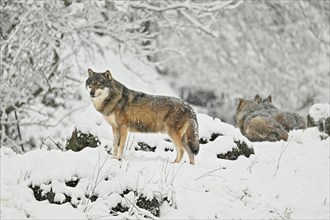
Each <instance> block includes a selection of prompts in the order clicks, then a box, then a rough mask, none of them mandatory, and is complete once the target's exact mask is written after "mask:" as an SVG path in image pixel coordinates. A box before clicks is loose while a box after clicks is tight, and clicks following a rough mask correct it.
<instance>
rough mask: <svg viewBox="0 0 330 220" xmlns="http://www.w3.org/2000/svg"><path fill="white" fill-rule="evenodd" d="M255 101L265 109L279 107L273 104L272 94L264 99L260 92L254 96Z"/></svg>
mask: <svg viewBox="0 0 330 220" xmlns="http://www.w3.org/2000/svg"><path fill="white" fill-rule="evenodd" d="M254 101H255V102H256V103H258V104H260V105H261V106H263V107H264V108H265V109H277V108H276V106H274V104H273V100H272V96H271V95H269V96H268V97H267V98H265V99H263V98H261V97H260V96H259V95H258V94H257V95H256V96H255V97H254Z"/></svg>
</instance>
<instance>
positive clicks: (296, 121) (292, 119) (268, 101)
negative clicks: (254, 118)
mask: <svg viewBox="0 0 330 220" xmlns="http://www.w3.org/2000/svg"><path fill="white" fill-rule="evenodd" d="M254 100H255V101H256V103H258V104H260V106H261V107H263V108H264V109H265V110H266V111H268V112H269V113H270V114H271V116H272V117H273V119H274V120H275V121H277V122H278V123H280V124H281V125H283V127H284V129H285V130H286V131H291V130H293V129H305V128H306V121H305V120H304V118H303V117H302V116H300V115H299V114H297V113H295V112H288V111H281V110H279V109H278V108H277V107H275V106H274V104H273V102H272V97H271V95H269V96H268V97H267V98H265V99H262V98H261V97H260V96H259V95H258V94H257V95H256V96H255V98H254Z"/></svg>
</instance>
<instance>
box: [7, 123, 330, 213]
mask: <svg viewBox="0 0 330 220" xmlns="http://www.w3.org/2000/svg"><path fill="white" fill-rule="evenodd" d="M94 127H95V131H96V133H97V128H96V125H95V126H94ZM94 127H93V128H94ZM93 128H92V129H91V130H94V129H93ZM202 129H203V128H202ZM109 132H110V131H109ZM290 135H291V138H290V141H288V142H275V143H271V142H263V143H254V149H255V155H251V156H250V158H246V157H244V156H240V157H239V158H238V159H237V160H235V161H229V160H223V159H218V158H217V157H216V153H215V151H216V150H215V148H217V147H220V148H221V144H222V142H221V141H217V140H218V139H216V140H215V141H213V142H209V143H207V144H204V145H201V149H200V153H199V154H198V155H197V157H196V165H194V166H193V165H190V164H189V163H187V162H186V161H187V157H185V158H184V162H182V163H180V164H172V163H170V161H172V160H174V158H175V151H173V152H172V151H164V148H161V147H160V148H159V149H156V151H155V152H143V151H136V150H135V144H134V141H133V140H134V136H131V139H130V140H129V141H128V143H127V150H126V153H125V158H124V159H123V160H122V161H117V160H115V159H112V158H111V156H109V154H108V153H107V152H106V151H105V150H104V148H102V147H100V148H85V149H83V150H82V151H80V152H72V151H67V152H62V151H60V150H51V151H47V150H34V151H31V152H28V153H26V154H24V155H18V154H15V153H14V152H13V151H12V150H11V149H9V148H1V218H2V219H17V218H22V219H25V218H32V219H58V218H63V219H123V218H125V217H126V218H132V219H135V218H137V217H141V216H145V214H144V212H142V211H141V210H137V209H135V208H134V207H131V210H128V211H127V212H124V213H116V215H115V214H114V213H112V214H110V213H111V208H113V207H115V206H116V205H117V204H118V203H121V204H123V206H125V204H126V206H128V207H130V204H132V203H133V201H134V199H136V198H135V196H136V195H134V193H128V194H127V195H125V196H122V194H123V193H124V191H125V190H127V189H128V190H133V191H134V192H138V193H139V194H142V195H144V196H145V197H146V198H150V199H152V198H153V196H154V197H156V198H160V200H161V199H164V198H166V202H164V203H163V204H162V206H161V209H160V218H161V219H216V218H219V219H291V218H292V219H329V139H327V140H322V141H321V140H320V137H319V135H320V133H319V131H318V130H317V128H308V129H307V130H305V131H302V130H298V131H294V132H291V133H290ZM101 136H102V135H101ZM140 138H141V137H140ZM219 138H221V137H219ZM146 139H147V140H154V141H156V142H157V141H158V144H160V145H161V143H162V142H163V143H165V144H166V143H167V142H164V141H163V137H162V136H161V135H158V137H157V136H154V135H151V137H149V138H146ZM220 140H221V139H220ZM104 141H105V140H104ZM109 141H111V140H109ZM215 143H216V144H215ZM224 143H226V142H224ZM167 144H168V145H171V144H170V143H167ZM212 149H213V150H212ZM76 179H78V184H77V185H76V186H75V187H72V186H71V187H70V186H67V185H66V182H68V181H70V180H76ZM29 186H30V187H31V186H40V188H41V189H42V190H43V191H44V192H45V193H46V192H49V191H50V190H51V189H52V192H53V193H55V198H54V200H55V201H58V202H63V201H64V200H65V199H66V196H70V197H71V203H72V204H73V205H75V206H76V207H77V208H74V207H73V206H72V205H71V204H70V203H64V204H61V205H58V204H50V203H49V202H48V201H47V200H45V201H37V200H36V199H35V197H34V194H33V191H32V189H31V188H29ZM92 195H96V196H97V199H96V201H94V202H92V201H91V200H89V199H87V198H86V197H90V198H91V196H92ZM131 206H132V205H131ZM132 213H134V214H132ZM141 213H142V214H141Z"/></svg>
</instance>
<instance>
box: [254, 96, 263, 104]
mask: <svg viewBox="0 0 330 220" xmlns="http://www.w3.org/2000/svg"><path fill="white" fill-rule="evenodd" d="M254 101H256V102H257V103H260V102H261V101H262V99H261V97H260V96H259V94H257V95H256V96H255V97H254Z"/></svg>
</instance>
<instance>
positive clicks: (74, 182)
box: [65, 178, 79, 187]
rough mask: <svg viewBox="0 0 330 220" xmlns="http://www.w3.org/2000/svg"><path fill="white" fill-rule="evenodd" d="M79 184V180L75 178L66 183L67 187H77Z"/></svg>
mask: <svg viewBox="0 0 330 220" xmlns="http://www.w3.org/2000/svg"><path fill="white" fill-rule="evenodd" d="M78 183H79V179H78V178H73V179H72V180H70V181H67V182H65V185H66V186H69V187H76V186H77V184H78Z"/></svg>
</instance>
